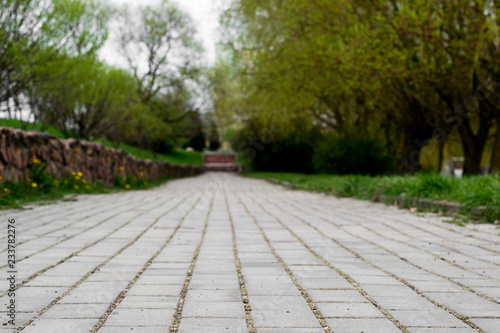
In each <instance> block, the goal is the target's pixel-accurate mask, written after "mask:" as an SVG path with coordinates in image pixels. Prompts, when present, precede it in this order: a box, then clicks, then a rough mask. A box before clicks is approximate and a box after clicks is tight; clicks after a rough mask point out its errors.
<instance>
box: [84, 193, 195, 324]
mask: <svg viewBox="0 0 500 333" xmlns="http://www.w3.org/2000/svg"><path fill="white" fill-rule="evenodd" d="M199 201H200V199H199V198H198V200H197V201H196V202H195V203H194V205H193V207H191V209H189V210H188V211H187V212H186V214H185V215H184V216H183V217H182V218H181V220H180V222H179V224H178V225H177V226H176V227H175V228H174V229H173V231H172V234H170V236H169V237H168V239H167V240H166V241H165V243H163V245H162V246H161V247H160V249H159V250H158V251H157V252H156V253H155V254H154V255H153V256H152V257H151V258H149V260H148V261H147V262H146V264H145V265H144V266H143V267H142V269H141V270H140V271H139V272H138V273H137V274H136V275H135V277H134V278H133V279H132V280H131V281H130V282H129V283H128V285H127V286H126V287H125V289H123V290H122V291H121V292H120V294H118V296H117V297H116V298H115V300H114V301H113V302H112V303H111V304H110V305H109V307H108V309H107V310H106V312H105V313H104V314H103V315H102V316H101V317H100V318H99V322H98V323H97V324H96V325H95V326H94V328H93V329H92V330H91V332H92V333H95V332H97V331H98V330H99V329H100V328H101V327H102V326H103V325H104V324H105V323H106V321H107V320H108V318H109V316H110V315H111V313H113V311H114V310H115V309H116V308H117V307H118V305H120V303H121V302H122V301H123V300H124V299H125V297H126V296H127V294H128V292H129V290H130V289H131V288H132V287H133V286H134V284H135V283H136V282H137V280H139V278H140V277H141V276H142V274H143V273H144V272H145V271H146V270H147V269H148V268H149V266H151V264H152V263H153V261H154V260H155V259H156V258H157V257H158V256H159V255H160V253H161V252H163V250H164V249H165V248H166V247H167V246H168V244H170V242H171V241H172V239H173V238H174V237H175V235H176V234H177V231H179V229H180V228H181V226H182V224H183V223H184V221H185V219H186V218H187V216H188V215H189V214H190V213H191V212H192V211H193V210H194V208H195V207H196V205H197V204H198V202H199ZM173 209H175V208H173ZM173 209H172V210H173ZM172 210H169V211H168V212H167V213H165V214H164V215H162V216H165V215H166V214H168V213H169V212H170V211H172ZM160 218H161V217H160Z"/></svg>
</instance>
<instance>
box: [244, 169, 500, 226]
mask: <svg viewBox="0 0 500 333" xmlns="http://www.w3.org/2000/svg"><path fill="white" fill-rule="evenodd" d="M244 175H245V176H247V177H253V178H264V179H273V180H275V181H277V182H279V183H283V182H286V183H289V184H291V186H292V188H298V189H303V190H307V191H314V192H320V193H325V194H331V195H336V196H339V197H354V198H358V199H372V198H375V197H378V196H381V195H385V196H387V197H403V198H408V199H418V198H424V199H429V200H436V201H449V202H457V203H460V207H459V213H460V214H463V215H465V216H468V217H473V216H475V215H476V214H477V212H475V210H476V208H478V207H484V210H483V211H482V212H481V213H480V216H479V217H480V218H481V220H482V221H485V222H493V221H497V220H500V175H498V174H497V175H487V176H475V177H466V178H452V177H443V176H440V175H436V174H417V175H414V176H379V177H368V176H334V175H304V174H295V173H271V172H248V173H245V174H244Z"/></svg>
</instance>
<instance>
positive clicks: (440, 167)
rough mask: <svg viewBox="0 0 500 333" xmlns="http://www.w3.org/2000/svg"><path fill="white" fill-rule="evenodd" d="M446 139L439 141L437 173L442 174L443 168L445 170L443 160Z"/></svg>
mask: <svg viewBox="0 0 500 333" xmlns="http://www.w3.org/2000/svg"><path fill="white" fill-rule="evenodd" d="M445 144H446V142H445V141H443V142H441V141H439V143H438V165H437V173H438V174H440V173H441V170H443V161H444V145H445Z"/></svg>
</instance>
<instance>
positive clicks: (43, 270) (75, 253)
mask: <svg viewBox="0 0 500 333" xmlns="http://www.w3.org/2000/svg"><path fill="white" fill-rule="evenodd" d="M170 199H171V197H169V199H167V201H166V202H168V200H170ZM163 203H164V201H162V203H161V204H159V205H158V206H155V207H154V208H157V207H161V206H162V205H163ZM133 209H134V208H131V209H129V210H133ZM145 213H146V212H142V213H140V214H138V215H136V216H135V217H133V218H132V219H130V220H129V221H127V222H125V223H124V224H122V225H121V226H119V227H117V228H116V229H114V230H112V231H111V232H109V233H108V234H106V235H105V236H103V237H101V238H99V239H98V240H96V241H95V242H93V243H91V244H89V245H87V246H85V247H83V248H81V249H80V250H78V251H76V252H73V253H71V254H70V255H69V256H67V257H65V258H63V259H62V260H60V261H58V262H57V263H55V264H53V265H50V266H47V267H45V268H44V269H42V270H40V271H38V272H36V273H35V274H33V275H31V276H29V277H28V278H26V279H24V280H23V281H21V282H20V283H18V284H17V285H16V290H17V289H19V288H21V287H23V286H24V285H25V284H27V283H28V282H30V281H32V280H33V279H35V278H37V277H38V276H40V275H42V274H43V273H45V272H47V271H48V270H51V269H52V268H56V267H57V266H59V265H60V264H62V263H64V262H66V261H67V260H69V259H71V258H73V257H74V256H76V255H78V254H79V253H81V252H83V251H85V250H87V249H88V248H90V247H92V246H94V245H96V244H98V243H100V242H101V241H103V240H104V239H106V238H107V237H109V236H110V235H112V234H114V233H115V232H117V231H118V230H120V229H122V228H124V227H126V226H127V225H129V224H130V223H132V222H133V221H134V220H135V219H136V218H138V217H139V216H141V215H144V214H145ZM113 217H115V216H112V217H110V218H108V219H106V220H105V221H103V222H106V221H107V220H109V219H111V218H113ZM88 230H89V229H87V230H86V231H88ZM8 293H9V291H8V290H7V291H6V292H4V293H3V294H2V295H0V298H2V297H4V296H5V295H7V294H8Z"/></svg>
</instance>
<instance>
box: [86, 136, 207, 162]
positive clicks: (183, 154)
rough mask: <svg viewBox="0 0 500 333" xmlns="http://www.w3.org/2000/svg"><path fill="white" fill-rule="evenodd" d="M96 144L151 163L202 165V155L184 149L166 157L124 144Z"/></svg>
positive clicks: (108, 142)
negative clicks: (116, 149) (122, 151)
mask: <svg viewBox="0 0 500 333" xmlns="http://www.w3.org/2000/svg"><path fill="white" fill-rule="evenodd" d="M95 141H96V142H100V143H102V144H103V145H105V146H106V147H110V148H118V149H122V150H124V151H125V152H127V153H129V154H130V155H132V156H135V157H137V158H139V159H142V160H153V161H164V162H169V163H171V164H189V165H201V164H202V163H203V158H202V156H203V153H201V152H199V151H185V150H184V149H179V148H175V149H174V151H173V152H172V153H170V154H168V155H166V154H153V153H152V152H150V151H148V150H144V149H139V148H137V147H132V146H129V145H125V144H120V145H118V146H117V145H116V143H114V142H111V141H108V140H102V139H97V140H95Z"/></svg>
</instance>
